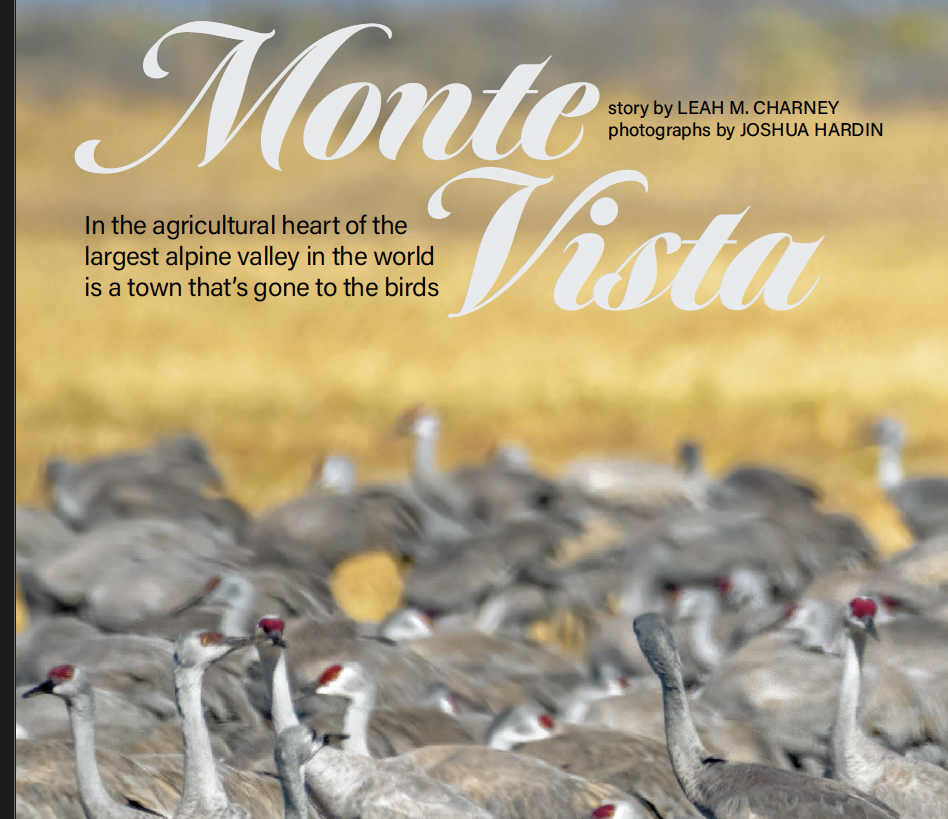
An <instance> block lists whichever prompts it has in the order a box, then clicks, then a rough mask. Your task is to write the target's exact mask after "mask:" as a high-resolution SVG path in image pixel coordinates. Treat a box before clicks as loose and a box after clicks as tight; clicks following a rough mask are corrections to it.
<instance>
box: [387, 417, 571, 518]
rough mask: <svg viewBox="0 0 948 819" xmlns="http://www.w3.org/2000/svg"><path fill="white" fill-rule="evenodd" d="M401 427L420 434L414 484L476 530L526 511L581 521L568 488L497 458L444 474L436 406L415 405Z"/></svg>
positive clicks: (440, 510) (432, 501)
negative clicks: (440, 460)
mask: <svg viewBox="0 0 948 819" xmlns="http://www.w3.org/2000/svg"><path fill="white" fill-rule="evenodd" d="M398 431H399V432H400V433H401V434H407V435H411V436H413V437H414V438H415V454H414V468H413V470H412V485H413V486H414V488H415V490H416V491H417V492H418V495H419V497H421V499H422V500H423V501H424V502H425V503H426V504H428V505H430V506H431V507H432V508H433V509H434V510H436V511H437V512H438V513H440V514H441V515H444V516H446V517H449V518H451V519H453V520H455V521H459V522H460V523H462V524H463V525H464V526H466V527H467V528H468V529H470V530H472V531H478V530H481V531H482V530H483V529H484V528H485V527H491V526H495V525H497V524H499V523H501V522H503V521H505V520H510V519H511V518H519V517H522V516H524V515H529V516H534V517H536V516H539V517H544V516H555V517H557V518H560V519H562V520H563V522H565V523H572V524H573V525H574V526H575V525H576V521H575V519H574V517H573V514H574V512H573V510H571V509H570V508H569V506H570V504H569V503H568V502H567V498H566V496H565V495H564V493H563V491H562V490H561V489H560V488H559V487H558V486H557V485H556V483H554V482H553V481H550V480H547V479H546V478H543V477H541V476H540V475H538V474H537V473H535V472H533V471H532V470H529V469H522V468H519V467H514V468H510V467H508V466H505V465H504V464H502V463H497V462H495V463H492V464H488V465H483V466H466V467H461V468H459V469H456V470H454V471H453V472H452V473H450V475H445V474H443V473H442V472H441V471H440V469H439V468H438V465H437V448H438V438H439V436H440V432H441V421H440V419H439V418H438V416H437V414H436V413H435V411H434V410H433V409H432V408H431V407H428V406H426V405H424V404H417V405H415V406H413V407H411V408H409V409H408V410H407V411H406V412H405V413H404V415H403V416H402V418H401V419H400V420H399V423H398Z"/></svg>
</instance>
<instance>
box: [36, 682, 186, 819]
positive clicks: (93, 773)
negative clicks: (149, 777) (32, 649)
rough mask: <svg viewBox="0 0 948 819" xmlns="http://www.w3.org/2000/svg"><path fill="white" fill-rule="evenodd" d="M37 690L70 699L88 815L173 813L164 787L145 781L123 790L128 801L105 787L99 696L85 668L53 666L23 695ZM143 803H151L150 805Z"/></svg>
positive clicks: (133, 818) (113, 818) (137, 818)
mask: <svg viewBox="0 0 948 819" xmlns="http://www.w3.org/2000/svg"><path fill="white" fill-rule="evenodd" d="M37 694H52V695H53V696H56V697H59V698H60V699H61V700H63V701H64V702H65V703H66V709H67V711H68V713H69V722H70V725H71V727H72V735H73V741H74V742H75V768H76V778H77V780H78V783H79V797H80V800H81V802H82V807H83V810H84V811H85V814H86V816H87V817H88V819H142V817H143V816H144V815H146V814H152V815H160V816H170V815H171V810H170V809H168V805H167V803H165V804H164V805H162V803H161V801H160V788H156V787H154V786H152V787H148V786H146V785H144V784H141V786H140V787H139V788H138V789H137V791H136V792H135V795H134V796H131V795H130V794H123V796H124V799H125V801H124V803H122V802H117V801H115V800H114V799H113V798H112V797H111V796H110V795H109V793H108V791H107V790H106V789H105V785H104V784H103V782H102V777H101V775H100V773H99V766H98V764H97V762H96V751H95V698H94V695H93V693H92V683H91V682H90V681H89V678H88V677H87V676H86V674H85V672H84V671H83V670H82V669H81V668H77V667H76V666H73V665H58V666H55V667H54V668H52V669H50V671H49V676H48V677H47V678H46V680H45V681H44V682H42V683H40V684H39V685H37V686H35V687H34V688H31V689H30V690H29V691H26V692H25V693H24V694H23V696H24V697H25V698H28V697H33V696H36V695H37ZM146 794H147V796H146ZM149 797H150V798H149ZM156 797H159V798H158V799H156ZM143 803H147V804H149V807H145V806H144V804H143ZM133 805H137V807H133ZM162 808H164V809H162Z"/></svg>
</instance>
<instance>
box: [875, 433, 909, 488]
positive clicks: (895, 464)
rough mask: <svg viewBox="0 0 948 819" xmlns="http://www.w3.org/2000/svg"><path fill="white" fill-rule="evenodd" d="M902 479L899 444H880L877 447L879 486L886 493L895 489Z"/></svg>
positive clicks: (900, 447)
mask: <svg viewBox="0 0 948 819" xmlns="http://www.w3.org/2000/svg"><path fill="white" fill-rule="evenodd" d="M904 479H905V472H904V471H903V469H902V446H901V444H898V443H895V442H889V443H885V444H882V446H881V447H879V485H880V486H881V487H882V488H883V489H884V490H885V491H886V492H888V491H890V490H892V489H895V488H896V487H897V486H898V485H899V484H901V483H902V481H903V480H904Z"/></svg>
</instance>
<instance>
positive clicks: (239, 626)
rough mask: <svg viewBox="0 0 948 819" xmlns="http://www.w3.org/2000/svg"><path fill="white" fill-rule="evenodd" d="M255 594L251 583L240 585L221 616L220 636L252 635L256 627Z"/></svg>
mask: <svg viewBox="0 0 948 819" xmlns="http://www.w3.org/2000/svg"><path fill="white" fill-rule="evenodd" d="M256 604H257V592H256V590H255V589H254V587H253V585H252V584H251V583H241V584H240V591H239V592H238V593H237V594H236V595H235V596H234V598H233V599H232V600H231V601H230V602H229V603H228V604H227V606H226V608H225V609H224V611H223V613H222V614H221V622H220V630H221V634H226V635H227V636H228V637H241V636H243V635H244V634H253V630H254V627H255V625H256V619H257V618H256V611H255V606H256Z"/></svg>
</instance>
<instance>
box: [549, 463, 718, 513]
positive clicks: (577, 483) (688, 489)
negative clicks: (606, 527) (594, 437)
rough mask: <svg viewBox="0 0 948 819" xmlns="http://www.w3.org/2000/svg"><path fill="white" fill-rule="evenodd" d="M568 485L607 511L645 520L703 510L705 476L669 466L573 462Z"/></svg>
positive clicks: (566, 477)
mask: <svg viewBox="0 0 948 819" xmlns="http://www.w3.org/2000/svg"><path fill="white" fill-rule="evenodd" d="M562 481H563V484H564V486H567V487H574V488H577V489H579V490H580V491H582V492H583V493H585V494H586V495H587V496H588V497H589V498H590V499H591V500H593V501H594V502H596V503H598V504H602V505H604V506H605V508H606V509H612V510H614V511H616V512H619V513H625V514H626V515H628V514H631V515H632V516H633V519H637V520H638V521H640V522H641V521H645V520H649V519H651V518H654V517H657V516H659V515H661V514H663V513H665V512H669V511H676V510H677V511H683V510H690V509H703V508H704V507H705V506H706V485H705V484H706V481H705V478H704V476H703V474H698V473H695V472H688V471H682V470H680V469H678V468H676V467H673V466H667V465H665V464H658V463H649V462H647V461H635V460H628V459H621V458H601V459H595V458H585V459H581V460H578V461H573V462H572V463H570V464H569V465H568V466H567V467H566V470H565V472H564V474H563V478H562Z"/></svg>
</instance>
